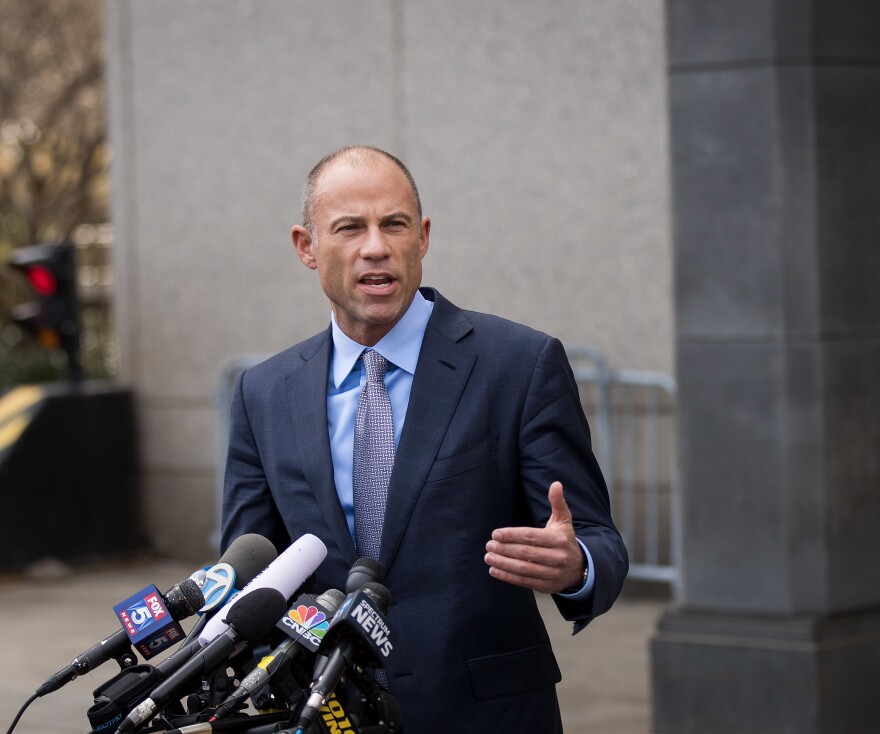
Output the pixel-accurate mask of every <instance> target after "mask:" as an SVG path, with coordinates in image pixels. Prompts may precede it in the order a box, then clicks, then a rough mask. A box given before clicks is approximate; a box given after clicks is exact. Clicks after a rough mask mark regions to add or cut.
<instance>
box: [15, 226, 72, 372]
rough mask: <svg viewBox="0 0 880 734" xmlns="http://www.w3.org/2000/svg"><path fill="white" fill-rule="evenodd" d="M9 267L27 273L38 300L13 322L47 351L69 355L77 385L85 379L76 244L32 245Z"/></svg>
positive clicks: (18, 309) (24, 307)
mask: <svg viewBox="0 0 880 734" xmlns="http://www.w3.org/2000/svg"><path fill="white" fill-rule="evenodd" d="M9 264H10V265H11V266H12V267H13V268H15V269H16V270H20V271H21V272H22V273H24V275H25V277H26V278H27V280H28V283H29V284H30V287H31V290H32V291H33V294H34V296H35V299H34V300H32V301H29V302H27V303H22V304H20V305H19V306H16V307H15V308H13V309H12V312H11V313H10V316H11V317H12V320H13V321H14V322H15V323H17V324H18V325H19V326H21V327H22V329H24V330H25V331H26V332H27V333H29V334H30V335H31V336H33V337H34V338H35V339H36V340H37V342H38V343H39V344H40V345H42V346H43V347H44V348H46V349H50V350H54V349H60V350H63V351H64V352H65V353H66V354H67V370H68V375H69V376H70V379H71V380H72V381H73V382H79V380H80V378H81V367H80V347H79V313H78V303H77V297H76V266H75V262H74V256H73V245H72V244H69V243H62V244H58V245H32V246H30V247H22V248H19V249H18V250H16V251H15V253H14V254H13V255H12V258H11V259H10V260H9Z"/></svg>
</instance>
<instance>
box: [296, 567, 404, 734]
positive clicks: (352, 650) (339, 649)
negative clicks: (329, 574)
mask: <svg viewBox="0 0 880 734" xmlns="http://www.w3.org/2000/svg"><path fill="white" fill-rule="evenodd" d="M390 601H391V593H390V592H389V591H388V589H386V588H385V587H384V586H382V584H379V583H375V582H368V583H365V584H364V585H363V586H362V587H361V588H360V589H359V590H358V591H355V592H353V593H351V594H349V595H348V596H347V597H346V599H345V601H344V602H343V603H342V606H340V607H339V609H338V610H337V612H336V615H335V616H334V617H333V620H332V622H331V624H330V628H329V629H328V630H327V633H326V634H325V635H324V640H323V641H322V642H321V645H320V647H319V648H318V652H319V653H326V654H327V662H326V663H325V664H324V665H323V666H322V668H321V672H320V673H319V674H316V675H315V678H314V680H313V681H312V685H311V688H312V693H311V694H310V695H309V698H308V700H307V701H306V703H305V705H304V706H303V710H302V713H301V716H300V718H299V721H298V722H297V724H296V728H297V730H302V731H305V730H306V729H307V728H308V727H309V726H310V725H311V724H312V722H314V721H315V720H316V719H317V718H318V716H319V714H320V712H321V707H322V706H323V705H324V704H326V703H327V701H328V700H329V698H330V696H331V694H332V693H333V691H334V690H335V688H336V686H337V685H339V681H340V680H341V679H342V676H343V675H344V674H345V672H346V671H347V670H348V669H349V668H353V669H354V670H355V671H356V672H357V673H360V672H362V671H363V669H364V667H370V668H383V667H385V661H386V659H387V658H388V656H389V655H390V654H391V652H392V650H393V649H394V644H393V642H392V641H391V630H390V628H389V627H388V623H387V622H386V621H385V617H384V613H385V611H386V610H387V609H388V604H389V603H390Z"/></svg>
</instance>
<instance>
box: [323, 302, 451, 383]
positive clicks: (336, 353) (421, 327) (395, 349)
mask: <svg viewBox="0 0 880 734" xmlns="http://www.w3.org/2000/svg"><path fill="white" fill-rule="evenodd" d="M433 308H434V304H433V303H432V302H431V301H428V300H427V299H426V298H425V297H424V296H423V295H422V294H421V293H420V292H419V291H416V295H415V298H413V301H412V303H411V304H410V305H409V308H408V309H407V310H406V313H404V314H403V316H402V317H401V319H400V321H398V322H397V323H396V324H395V325H394V327H393V328H392V329H391V331H389V332H388V333H387V334H386V335H385V336H383V337H382V338H381V339H380V340H379V341H378V342H377V343H376V345H375V346H373V347H372V349H374V350H376V351H377V352H379V354H381V355H382V356H383V357H385V359H387V360H388V361H389V362H391V364H393V365H394V366H396V367H400V368H401V369H402V370H405V371H406V372H409V373H410V374H411V375H414V374H415V372H416V363H417V362H418V361H419V351H420V350H421V348H422V339H423V338H424V336H425V329H426V328H427V326H428V319H430V318H431V311H432V310H433ZM330 325H331V329H332V331H333V360H332V362H331V364H330V376H331V379H332V380H333V386H334V387H336V388H339V386H340V385H341V384H342V381H343V380H344V379H345V378H346V377H347V376H348V373H349V372H351V370H352V368H353V367H354V365H355V363H356V362H357V361H358V358H359V357H360V356H361V352H363V351H364V349H367V347H365V346H364V345H363V344H358V343H357V342H356V341H354V340H353V339H349V337H347V336H346V335H345V334H343V333H342V329H340V328H339V325H338V324H337V323H336V317H335V316H334V315H333V314H331V315H330Z"/></svg>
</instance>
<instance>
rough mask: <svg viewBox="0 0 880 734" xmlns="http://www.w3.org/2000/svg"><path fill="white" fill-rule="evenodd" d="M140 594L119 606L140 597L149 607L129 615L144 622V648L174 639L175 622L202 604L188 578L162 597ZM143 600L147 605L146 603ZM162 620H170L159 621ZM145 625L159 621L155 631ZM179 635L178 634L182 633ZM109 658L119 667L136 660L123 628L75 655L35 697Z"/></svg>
mask: <svg viewBox="0 0 880 734" xmlns="http://www.w3.org/2000/svg"><path fill="white" fill-rule="evenodd" d="M143 591H146V592H147V594H146V596H141V594H142V593H143V592H139V593H138V594H136V595H135V596H134V597H129V599H127V600H126V601H125V602H123V605H125V604H126V603H127V602H130V601H131V600H132V599H135V598H140V599H141V601H142V602H144V603H145V604H149V606H144V607H143V610H144V611H142V608H141V607H136V609H137V611H136V612H132V615H133V619H134V620H135V621H137V622H141V621H142V620H143V622H144V624H143V625H142V629H143V631H144V635H143V636H142V638H140V639H144V638H148V639H144V644H145V645H147V647H148V648H149V644H150V642H154V643H155V642H156V641H157V640H159V639H160V638H162V637H164V639H166V640H171V639H172V638H174V636H175V634H174V628H175V627H177V628H178V629H179V625H177V620H179V619H185V618H186V617H189V616H192V615H193V614H195V613H196V610H197V609H198V608H199V607H201V606H202V605H203V604H204V603H205V599H204V597H203V596H202V592H201V591H199V587H198V586H197V585H196V583H195V582H194V581H192V580H191V579H184V580H183V581H181V582H180V583H179V584H175V585H174V586H172V587H171V588H170V589H169V590H168V591H167V592H165V594H160V593H159V591H158V590H157V589H156V587H155V586H152V587H147V589H144V590H143ZM147 599H149V602H147V601H146V600H147ZM117 606H119V605H117ZM156 610H158V613H157V611H156ZM165 617H169V618H170V619H168V620H167V621H165V622H162V620H163V619H164V618H165ZM147 622H150V623H151V626H152V625H154V624H159V623H160V622H162V624H161V626H160V627H158V628H157V629H146V627H147ZM180 634H181V635H182V630H181V631H180ZM158 644H161V642H160V643H158ZM169 644H170V643H169ZM139 649H140V647H139ZM111 658H114V659H117V660H119V661H120V666H121V667H129V666H131V665H134V663H135V661H136V658H135V656H134V653H133V652H132V651H131V639H130V634H129V632H127V631H126V630H125V629H121V630H117V631H116V632H114V633H113V634H112V635H110V636H109V637H106V638H104V639H103V640H101V641H100V642H99V643H98V644H96V645H93V646H92V647H90V648H89V649H88V650H86V651H85V652H82V653H80V654H79V655H77V656H76V657H75V658H74V659H73V660H72V661H71V663H70V665H68V666H66V667H64V668H62V669H61V670H59V671H58V672H57V673H55V674H54V675H52V676H50V677H49V678H48V679H47V680H46V681H45V682H44V683H43V684H42V685H41V686H40V687H39V688H37V692H36V695H37V696H45V695H46V694H47V693H52V692H53V691H57V690H58V689H59V688H61V687H62V686H64V685H66V684H68V683H70V681H72V680H73V679H74V678H76V677H77V676H80V675H84V674H86V673H88V672H90V671H92V670H94V669H95V668H97V667H98V666H99V665H101V664H103V663H105V662H107V661H108V660H110V659H111Z"/></svg>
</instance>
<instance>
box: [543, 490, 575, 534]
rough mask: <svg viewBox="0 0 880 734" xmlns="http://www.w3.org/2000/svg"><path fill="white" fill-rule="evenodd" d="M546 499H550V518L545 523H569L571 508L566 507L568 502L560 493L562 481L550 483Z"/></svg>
mask: <svg viewBox="0 0 880 734" xmlns="http://www.w3.org/2000/svg"><path fill="white" fill-rule="evenodd" d="M547 499H549V500H550V519H549V520H548V521H547V525H553V524H555V525H560V524H564V523H569V524H571V510H569V509H568V503H567V502H566V501H565V495H564V494H563V493H562V482H553V484H551V485H550V491H549V492H547Z"/></svg>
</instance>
